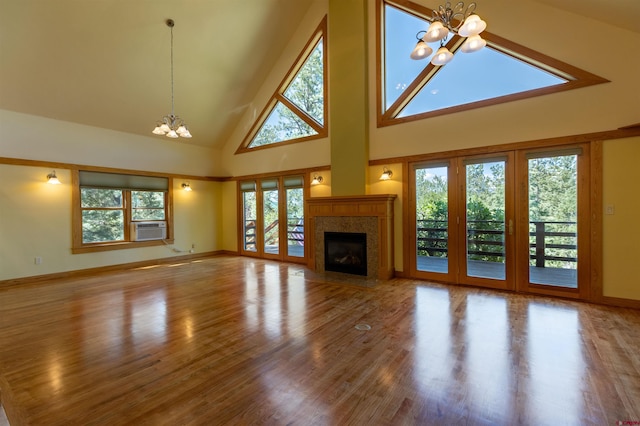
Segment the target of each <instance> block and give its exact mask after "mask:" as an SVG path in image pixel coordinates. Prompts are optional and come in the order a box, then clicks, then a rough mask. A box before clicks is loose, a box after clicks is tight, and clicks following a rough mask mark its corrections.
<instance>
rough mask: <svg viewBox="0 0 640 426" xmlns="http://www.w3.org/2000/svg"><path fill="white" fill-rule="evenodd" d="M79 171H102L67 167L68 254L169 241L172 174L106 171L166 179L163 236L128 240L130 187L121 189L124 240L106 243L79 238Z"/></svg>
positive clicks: (80, 216)
mask: <svg viewBox="0 0 640 426" xmlns="http://www.w3.org/2000/svg"><path fill="white" fill-rule="evenodd" d="M80 171H99V172H103V171H104V170H102V169H93V170H92V169H91V168H83V169H72V170H71V186H72V190H71V199H72V211H71V233H72V238H71V240H72V241H71V244H72V246H71V253H72V254H82V253H94V252H101V251H111V250H123V249H131V248H138V247H152V246H161V245H165V244H173V242H174V235H173V177H171V176H167V175H163V174H153V173H132V172H130V171H124V170H122V171H120V170H118V171H111V170H109V172H107V173H117V174H122V175H135V176H146V177H163V178H167V179H168V181H167V185H168V187H167V191H166V193H165V221H166V222H167V238H166V239H164V240H150V241H130V234H129V233H130V228H131V223H132V222H135V221H133V220H132V219H131V203H130V197H131V191H132V190H131V189H124V188H122V191H123V194H124V195H125V200H124V204H125V205H124V212H125V213H124V216H125V217H124V220H125V225H124V235H125V240H124V241H108V242H100V243H84V242H83V241H82V208H81V196H80Z"/></svg>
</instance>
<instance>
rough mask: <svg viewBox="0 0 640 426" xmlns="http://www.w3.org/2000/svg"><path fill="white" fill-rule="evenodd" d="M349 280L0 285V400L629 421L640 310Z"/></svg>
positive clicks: (149, 279) (141, 416) (88, 420)
mask: <svg viewBox="0 0 640 426" xmlns="http://www.w3.org/2000/svg"><path fill="white" fill-rule="evenodd" d="M357 282H358V281H357V280H356V281H353V280H348V281H345V282H340V280H339V279H336V278H329V279H328V280H327V279H324V278H323V276H321V275H316V274H314V273H312V272H310V271H307V270H306V269H304V268H303V266H301V265H293V264H285V263H277V262H270V261H264V260H259V259H251V258H241V257H227V256H223V257H213V258H208V259H203V260H198V261H193V262H189V263H184V264H175V265H161V266H156V267H149V268H141V269H136V270H131V271H123V272H116V273H105V274H101V275H96V276H91V277H83V278H73V279H66V280H65V279H61V280H57V281H52V282H47V283H42V284H37V285H36V284H34V285H26V286H21V287H15V288H10V289H5V290H0V391H1V396H2V405H3V406H4V407H5V410H6V412H7V416H8V418H9V421H10V422H11V424H12V425H23V424H24V425H63V424H64V425H88V424H95V425H105V424H108V425H118V424H168V425H177V424H299V425H342V424H353V425H358V424H367V425H378V424H389V425H391V424H393V425H396V424H407V425H410V424H447V425H452V424H469V425H489V424H491V425H493V424H505V425H513V424H525V425H542V424H544V425H555V424H564V425H574V424H594V425H614V424H616V422H619V421H622V422H625V421H629V422H635V421H640V351H639V349H640V311H634V310H628V309H620V308H610V307H604V306H597V305H589V304H585V303H579V302H572V301H563V300H554V299H547V298H541V297H531V296H523V295H518V294H511V293H501V292H494V291H489V290H481V289H474V288H464V287H455V286H443V285H436V284H431V283H427V282H421V281H413V280H407V279H393V280H390V281H383V282H379V283H377V285H375V286H373V287H367V286H360V285H357ZM359 325H369V326H370V327H371V329H370V330H359V329H357V328H356V326H359ZM364 328H366V327H364Z"/></svg>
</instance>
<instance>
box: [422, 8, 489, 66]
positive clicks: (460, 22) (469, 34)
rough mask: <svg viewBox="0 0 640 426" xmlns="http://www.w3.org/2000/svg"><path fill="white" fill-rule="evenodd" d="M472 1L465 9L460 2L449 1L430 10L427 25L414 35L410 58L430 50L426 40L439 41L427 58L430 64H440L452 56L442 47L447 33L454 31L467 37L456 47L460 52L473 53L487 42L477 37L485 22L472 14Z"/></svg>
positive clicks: (429, 41)
mask: <svg viewBox="0 0 640 426" xmlns="http://www.w3.org/2000/svg"><path fill="white" fill-rule="evenodd" d="M475 9H476V4H475V3H470V4H469V5H468V6H467V7H466V8H465V4H464V3H463V2H458V3H456V4H455V6H452V5H451V3H450V2H446V3H445V4H444V5H440V6H439V7H438V9H434V10H433V16H432V20H431V25H429V28H427V30H426V31H419V32H418V34H416V38H417V39H418V43H417V44H416V47H415V48H414V49H413V51H412V52H411V55H410V57H411V59H415V60H419V59H424V58H426V57H428V56H429V55H431V53H433V49H432V48H431V47H430V46H429V45H428V44H427V43H435V42H440V48H439V49H438V50H437V51H436V53H435V54H434V55H433V57H432V58H431V63H432V64H433V65H444V64H446V63H448V62H450V61H451V59H453V53H451V52H450V51H449V49H447V48H446V47H445V44H446V42H447V40H448V39H449V33H450V32H451V33H454V34H458V35H459V36H460V37H466V38H467V39H466V40H465V42H464V43H463V44H462V46H461V47H460V50H462V51H463V52H464V53H471V52H476V51H478V50H480V49H482V48H483V47H484V46H486V45H487V42H486V41H485V40H484V39H483V38H482V37H480V33H481V32H482V31H484V29H485V28H486V27H487V23H486V22H485V21H483V20H482V19H481V18H480V16H478V15H477V14H475V13H474V11H475Z"/></svg>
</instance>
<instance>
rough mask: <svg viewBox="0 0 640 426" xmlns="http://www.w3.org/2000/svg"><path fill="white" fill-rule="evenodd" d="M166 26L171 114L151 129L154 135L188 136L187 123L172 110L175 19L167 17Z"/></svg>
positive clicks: (189, 134) (169, 136) (189, 135)
mask: <svg viewBox="0 0 640 426" xmlns="http://www.w3.org/2000/svg"><path fill="white" fill-rule="evenodd" d="M165 23H166V24H167V27H169V29H170V31H171V57H170V60H171V114H169V115H165V116H164V117H162V121H159V122H158V123H156V127H155V129H153V132H152V133H153V134H154V135H162V136H166V137H168V138H174V139H175V138H178V137H181V138H190V137H191V133H190V132H189V129H187V125H186V124H185V123H184V120H182V119H181V118H180V117H178V116H177V115H175V110H174V104H175V100H174V93H173V27H174V26H175V24H176V23H175V21H174V20H173V19H167V20H166V21H165Z"/></svg>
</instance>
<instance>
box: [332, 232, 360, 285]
mask: <svg viewBox="0 0 640 426" xmlns="http://www.w3.org/2000/svg"><path fill="white" fill-rule="evenodd" d="M324 270H325V271H333V272H343V273H346V274H353V275H363V276H367V234H364V233H360V232H325V233H324Z"/></svg>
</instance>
